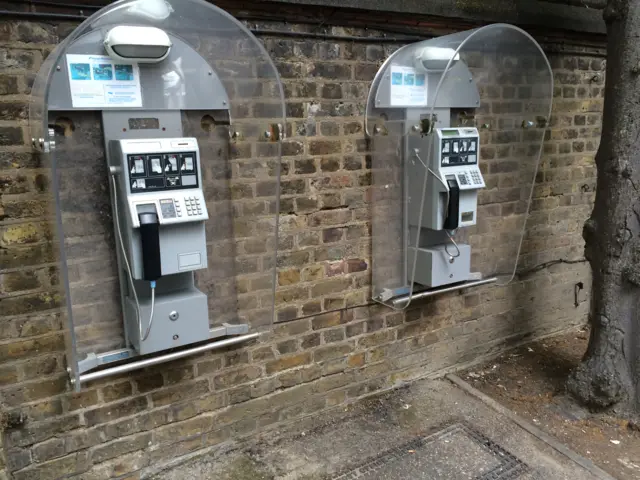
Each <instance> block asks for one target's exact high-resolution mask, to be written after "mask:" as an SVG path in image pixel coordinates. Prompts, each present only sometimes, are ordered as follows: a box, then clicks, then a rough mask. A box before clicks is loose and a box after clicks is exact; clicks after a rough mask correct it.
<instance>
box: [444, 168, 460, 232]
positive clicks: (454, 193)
mask: <svg viewBox="0 0 640 480" xmlns="http://www.w3.org/2000/svg"><path fill="white" fill-rule="evenodd" d="M446 180H447V185H448V186H449V204H448V205H447V217H446V219H445V221H444V225H443V228H444V229H445V230H455V229H456V228H458V223H459V219H460V186H459V185H458V180H457V179H456V176H455V175H447V176H446Z"/></svg>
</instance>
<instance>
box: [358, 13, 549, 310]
mask: <svg viewBox="0 0 640 480" xmlns="http://www.w3.org/2000/svg"><path fill="white" fill-rule="evenodd" d="M552 95H553V77H552V74H551V68H550V66H549V62H548V61H547V58H546V57H545V55H544V53H543V52H542V49H541V48H540V46H539V45H538V44H537V43H536V41H535V40H534V39H533V38H532V37H531V36H530V35H529V34H527V33H526V32H524V31H523V30H521V29H519V28H517V27H514V26H512V25H506V24H495V25H488V26H486V27H482V28H478V29H475V30H470V31H466V32H460V33H455V34H452V35H447V36H443V37H437V38H433V39H430V40H425V41H422V42H418V43H414V44H411V45H406V46H404V47H402V48H400V49H398V50H397V51H396V52H394V53H393V54H392V55H391V56H390V57H389V58H388V59H387V60H386V61H385V62H384V64H383V65H382V66H381V68H380V69H379V71H378V73H377V74H376V76H375V78H374V80H373V82H372V85H371V88H370V91H369V96H368V99H367V106H366V113H365V132H366V134H367V137H368V152H369V154H370V159H371V169H372V200H371V204H372V270H373V272H372V284H373V295H372V296H373V298H374V300H376V301H379V302H381V303H384V304H385V305H388V306H391V307H393V308H407V306H408V305H409V304H410V303H411V301H412V299H415V298H423V297H427V296H431V295H434V294H437V293H440V292H446V291H452V290H457V289H461V288H468V287H470V286H476V285H482V284H486V283H493V282H498V283H508V282H509V281H511V279H512V278H513V276H514V274H515V268H516V264H517V261H518V258H519V256H520V250H521V246H522V244H523V238H524V226H525V221H526V217H527V212H528V209H529V202H530V199H531V195H532V191H533V183H534V179H535V176H536V172H537V168H538V164H539V160H540V154H541V152H542V141H543V139H544V134H545V128H546V125H547V123H548V119H549V116H550V113H551V99H552Z"/></svg>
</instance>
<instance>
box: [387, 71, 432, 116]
mask: <svg viewBox="0 0 640 480" xmlns="http://www.w3.org/2000/svg"><path fill="white" fill-rule="evenodd" d="M426 80H427V78H426V75H425V74H424V73H418V72H417V71H416V69H415V68H411V67H398V66H392V67H391V105H393V106H396V107H419V106H425V105H426V104H427V81H426Z"/></svg>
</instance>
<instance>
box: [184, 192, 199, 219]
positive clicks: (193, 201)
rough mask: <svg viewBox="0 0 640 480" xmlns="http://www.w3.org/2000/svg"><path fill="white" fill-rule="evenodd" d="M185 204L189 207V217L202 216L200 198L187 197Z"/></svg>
mask: <svg viewBox="0 0 640 480" xmlns="http://www.w3.org/2000/svg"><path fill="white" fill-rule="evenodd" d="M184 203H185V205H186V206H187V215H191V216H193V215H202V207H201V206H200V198H198V197H195V196H194V197H185V199H184Z"/></svg>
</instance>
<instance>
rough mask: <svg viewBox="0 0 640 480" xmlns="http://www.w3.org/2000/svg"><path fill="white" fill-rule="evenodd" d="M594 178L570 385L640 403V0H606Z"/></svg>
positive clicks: (593, 401) (596, 401) (600, 399)
mask: <svg viewBox="0 0 640 480" xmlns="http://www.w3.org/2000/svg"><path fill="white" fill-rule="evenodd" d="M604 18H605V21H606V23H607V77H606V90H605V101H604V113H603V119H602V139H601V143H600V148H599V149H598V153H597V155H596V166H597V171H598V181H597V188H596V199H595V205H594V208H593V212H592V213H591V217H590V218H589V220H587V222H586V223H585V225H584V229H583V236H584V239H585V242H586V246H585V256H586V258H587V259H588V260H589V263H590V264H591V270H592V275H593V284H592V294H591V295H592V299H591V311H590V319H589V320H590V323H591V338H590V339H589V347H588V349H587V353H586V354H585V357H584V358H583V361H582V364H581V365H580V366H579V367H578V369H577V370H576V371H575V372H574V373H573V374H572V376H571V377H570V378H569V381H568V388H569V391H570V392H572V393H573V394H574V395H575V396H576V397H578V398H579V399H580V400H582V401H583V402H584V403H586V404H587V405H590V406H594V407H600V408H602V407H608V406H611V405H614V404H625V405H627V406H629V407H631V408H632V409H635V410H637V409H638V408H639V407H640V378H639V377H640V320H639V319H640V312H639V311H638V309H639V308H640V192H639V191H638V188H640V1H638V0H609V2H608V4H607V7H606V9H605V11H604Z"/></svg>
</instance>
